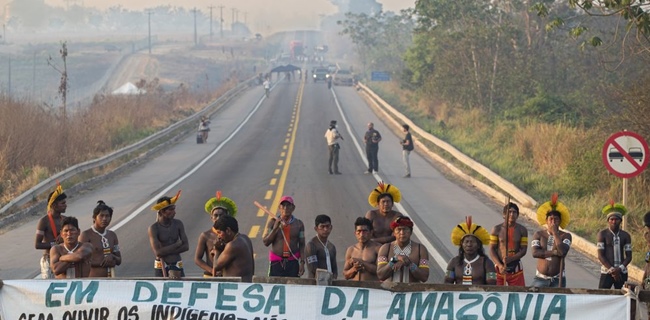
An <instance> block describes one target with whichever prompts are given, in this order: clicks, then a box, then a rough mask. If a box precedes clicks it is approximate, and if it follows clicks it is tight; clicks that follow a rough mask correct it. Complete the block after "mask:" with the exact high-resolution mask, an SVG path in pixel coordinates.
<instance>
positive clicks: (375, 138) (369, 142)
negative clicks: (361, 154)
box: [363, 129, 381, 148]
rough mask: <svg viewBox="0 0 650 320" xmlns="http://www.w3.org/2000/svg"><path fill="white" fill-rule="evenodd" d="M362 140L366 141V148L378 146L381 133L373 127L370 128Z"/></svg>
mask: <svg viewBox="0 0 650 320" xmlns="http://www.w3.org/2000/svg"><path fill="white" fill-rule="evenodd" d="M363 140H364V141H366V148H378V147H379V140H381V134H379V131H377V130H375V129H370V130H368V131H366V134H365V136H364V138H363Z"/></svg>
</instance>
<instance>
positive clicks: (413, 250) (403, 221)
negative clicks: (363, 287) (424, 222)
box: [377, 217, 429, 283]
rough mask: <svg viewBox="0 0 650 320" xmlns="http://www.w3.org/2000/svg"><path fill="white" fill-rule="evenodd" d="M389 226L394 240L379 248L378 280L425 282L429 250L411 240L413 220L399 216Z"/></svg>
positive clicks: (427, 275)
mask: <svg viewBox="0 0 650 320" xmlns="http://www.w3.org/2000/svg"><path fill="white" fill-rule="evenodd" d="M390 228H391V229H392V230H393V234H394V235H395V241H393V242H389V243H385V244H384V245H382V246H381V248H380V249H379V254H378V258H377V277H379V280H381V281H384V280H387V279H391V280H392V281H393V282H402V283H410V282H426V281H427V279H429V252H428V251H427V248H426V247H424V246H423V245H422V244H420V243H417V242H415V241H412V240H411V235H412V234H413V221H411V219H410V218H409V217H399V218H397V219H395V221H393V222H391V224H390ZM388 257H391V258H388Z"/></svg>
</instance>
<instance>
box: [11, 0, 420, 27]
mask: <svg viewBox="0 0 650 320" xmlns="http://www.w3.org/2000/svg"><path fill="white" fill-rule="evenodd" d="M414 1H415V0H406V1H405V0H382V1H376V0H274V1H269V0H220V1H216V0H166V1H165V0H162V1H161V0H67V1H66V0H45V3H46V4H47V5H51V6H61V7H64V6H66V4H70V5H72V4H77V5H83V6H84V7H95V8H97V9H100V10H104V9H106V8H109V7H116V6H120V7H122V8H123V9H127V10H138V11H139V10H143V9H146V8H153V7H159V6H172V7H184V8H188V9H191V8H194V7H196V8H197V9H198V10H201V11H203V12H209V10H210V9H209V7H210V6H213V7H214V8H213V15H214V16H215V18H216V17H218V16H219V15H220V10H219V6H223V18H224V21H226V22H228V23H229V22H231V21H232V20H233V16H234V17H235V20H236V21H239V22H246V24H248V25H249V26H250V27H251V29H252V30H258V31H278V30H285V29H293V28H308V29H316V28H318V26H319V25H320V20H321V19H322V17H324V16H327V15H331V14H334V13H337V12H340V11H348V10H350V9H352V11H355V10H354V8H355V7H362V8H363V7H365V8H366V9H367V8H372V7H375V5H379V7H380V8H381V7H382V6H383V11H396V12H397V11H399V10H400V9H404V8H408V7H412V6H414ZM0 2H2V0H0ZM233 9H236V11H235V13H234V14H233Z"/></svg>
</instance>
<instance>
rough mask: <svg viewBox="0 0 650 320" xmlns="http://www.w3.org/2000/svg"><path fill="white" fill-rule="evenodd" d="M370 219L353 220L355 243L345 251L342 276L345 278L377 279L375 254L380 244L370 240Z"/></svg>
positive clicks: (359, 279)
mask: <svg viewBox="0 0 650 320" xmlns="http://www.w3.org/2000/svg"><path fill="white" fill-rule="evenodd" d="M371 233H372V221H370V220H368V219H367V218H363V217H359V218H357V221H355V222H354V235H355V236H356V237H357V243H355V244H354V245H352V246H350V247H348V250H347V251H346V252H345V266H344V267H343V276H344V277H345V279H347V280H357V281H378V280H379V278H377V254H378V253H379V248H381V244H379V242H375V241H372V240H370V234H371Z"/></svg>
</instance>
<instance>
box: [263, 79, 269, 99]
mask: <svg viewBox="0 0 650 320" xmlns="http://www.w3.org/2000/svg"><path fill="white" fill-rule="evenodd" d="M262 85H263V86H264V94H265V95H266V97H267V98H268V97H269V92H271V81H269V77H268V76H267V77H266V78H264V82H263V83H262Z"/></svg>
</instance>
